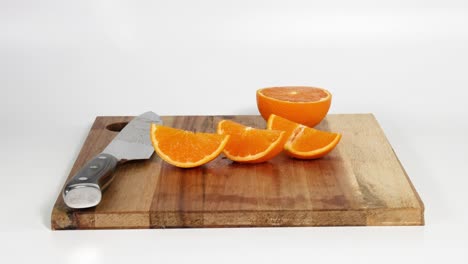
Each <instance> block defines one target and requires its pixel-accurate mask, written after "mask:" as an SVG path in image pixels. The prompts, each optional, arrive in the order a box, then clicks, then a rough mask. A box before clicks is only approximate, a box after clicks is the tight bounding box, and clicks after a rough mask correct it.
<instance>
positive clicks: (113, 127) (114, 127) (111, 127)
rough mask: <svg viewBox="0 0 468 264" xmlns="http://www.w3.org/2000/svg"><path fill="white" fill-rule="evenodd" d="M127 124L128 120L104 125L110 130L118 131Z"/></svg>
mask: <svg viewBox="0 0 468 264" xmlns="http://www.w3.org/2000/svg"><path fill="white" fill-rule="evenodd" d="M127 124H128V122H120V123H113V124H110V125H107V126H106V129H107V130H110V131H112V132H120V131H122V129H123V128H124V127H125V126H126V125H127Z"/></svg>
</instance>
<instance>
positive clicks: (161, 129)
mask: <svg viewBox="0 0 468 264" xmlns="http://www.w3.org/2000/svg"><path fill="white" fill-rule="evenodd" d="M150 136H151V142H152V143H153V147H154V150H155V151H156V153H157V154H158V156H159V157H161V159H163V160H164V161H166V162H168V163H170V164H172V165H174V166H177V167H181V168H193V167H197V166H200V165H203V164H205V163H207V162H209V161H211V160H213V159H214V158H216V157H217V156H218V155H219V154H220V153H221V152H222V151H223V149H224V147H225V146H226V144H227V142H228V140H229V136H228V135H219V134H214V133H194V132H191V131H186V130H182V129H176V128H172V127H167V126H162V125H156V124H152V125H151V134H150Z"/></svg>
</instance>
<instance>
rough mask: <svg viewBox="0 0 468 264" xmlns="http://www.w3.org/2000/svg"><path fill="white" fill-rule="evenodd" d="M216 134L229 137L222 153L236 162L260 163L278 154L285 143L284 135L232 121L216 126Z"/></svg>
mask: <svg viewBox="0 0 468 264" xmlns="http://www.w3.org/2000/svg"><path fill="white" fill-rule="evenodd" d="M218 133H220V134H227V135H229V136H230V138H229V141H228V143H227V144H226V147H225V148H224V153H225V154H226V156H228V157H229V158H230V159H232V160H234V161H238V162H262V161H266V160H268V159H270V158H272V157H273V156H276V155H277V154H279V153H280V152H281V150H282V148H283V145H284V143H285V141H286V139H287V138H286V137H285V135H284V134H285V133H284V132H283V131H277V130H264V129H256V128H252V127H246V126H244V125H241V124H238V123H236V122H233V121H229V120H223V121H221V122H220V123H219V124H218Z"/></svg>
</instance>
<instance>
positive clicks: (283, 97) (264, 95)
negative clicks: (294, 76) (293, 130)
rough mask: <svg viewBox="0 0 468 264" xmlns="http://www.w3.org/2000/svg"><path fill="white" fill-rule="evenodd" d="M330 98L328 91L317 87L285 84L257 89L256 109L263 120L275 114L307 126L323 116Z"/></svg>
mask: <svg viewBox="0 0 468 264" xmlns="http://www.w3.org/2000/svg"><path fill="white" fill-rule="evenodd" d="M331 99H332V95H331V93H330V92H329V91H327V90H325V89H322V88H317V87H308V86H285V87H270V88H263V89H259V90H257V106H258V110H259V111H260V114H261V115H262V117H263V118H264V119H265V120H268V118H269V117H270V115H271V114H275V115H279V116H282V117H284V118H287V119H289V120H291V121H294V122H296V123H299V124H303V125H306V126H309V127H314V126H315V125H317V124H318V123H320V121H322V119H323V118H325V116H326V115H327V113H328V110H329V109H330V105H331Z"/></svg>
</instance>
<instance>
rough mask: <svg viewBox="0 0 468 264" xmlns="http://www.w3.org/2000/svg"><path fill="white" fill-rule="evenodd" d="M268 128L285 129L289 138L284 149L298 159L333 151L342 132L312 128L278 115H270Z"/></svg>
mask: <svg viewBox="0 0 468 264" xmlns="http://www.w3.org/2000/svg"><path fill="white" fill-rule="evenodd" d="M267 126H268V129H274V130H283V131H285V132H286V136H288V139H287V141H286V144H285V145H284V151H285V152H286V154H288V155H289V156H291V157H295V158H298V159H317V158H321V157H323V156H325V155H327V154H328V153H329V152H330V151H332V150H333V149H334V148H335V147H336V145H337V144H338V142H340V139H341V134H339V133H332V132H326V131H321V130H318V129H314V128H310V127H307V126H304V125H301V124H298V123H295V122H293V121H290V120H288V119H285V118H283V117H280V116H277V115H274V114H272V115H270V118H268V122H267Z"/></svg>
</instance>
